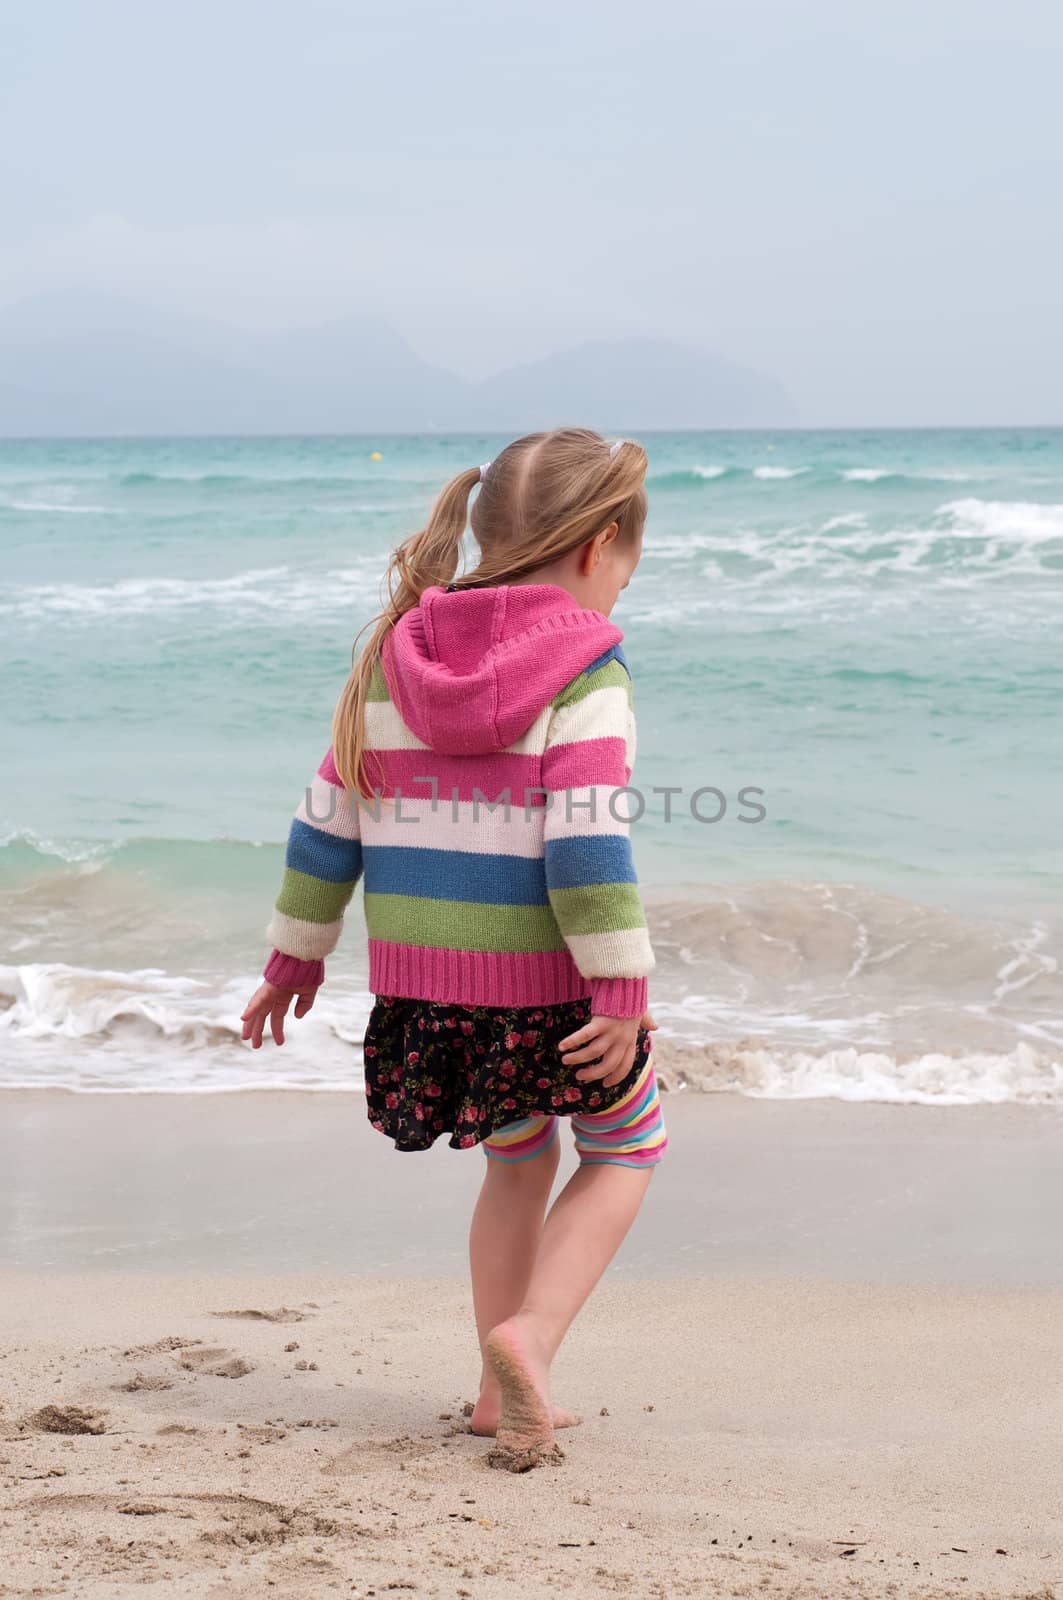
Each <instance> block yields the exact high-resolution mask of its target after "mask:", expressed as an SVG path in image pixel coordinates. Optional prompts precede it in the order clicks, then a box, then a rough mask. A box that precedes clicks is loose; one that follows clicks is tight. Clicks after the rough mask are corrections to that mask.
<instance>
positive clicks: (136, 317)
mask: <svg viewBox="0 0 1063 1600" xmlns="http://www.w3.org/2000/svg"><path fill="white" fill-rule="evenodd" d="M793 420H794V412H793V407H792V405H791V403H790V401H789V399H788V398H787V396H786V394H785V392H784V391H783V389H782V388H781V387H780V385H779V384H777V383H776V382H775V381H774V380H773V379H771V378H767V377H762V376H761V375H759V374H757V373H754V372H751V371H749V370H748V369H746V368H744V367H740V366H736V365H734V364H733V363H731V362H728V361H724V360H722V359H721V358H720V357H718V356H713V355H708V354H706V353H705V352H702V351H698V350H693V349H690V348H688V347H686V346H682V345H677V344H670V343H666V342H662V341H659V340H652V339H622V340H616V341H605V340H600V341H597V342H595V343H590V344H585V345H582V346H580V347H579V348H577V349H574V350H566V351H562V352H561V353H559V354H557V355H552V356H547V357H546V358H544V359H543V360H541V361H536V362H531V363H528V364H526V365H523V366H516V367H511V368H510V369H508V370H507V371H504V372H500V373H497V374H496V375H495V376H494V377H492V378H488V379H487V380H485V381H484V382H481V383H468V382H466V381H465V380H464V379H462V378H459V377H457V376H456V375H455V374H454V373H451V372H447V371H446V370H444V369H443V368H441V367H435V366H432V365H430V364H429V363H427V362H425V361H422V360H421V359H420V358H419V357H418V356H417V355H416V354H415V353H414V352H413V351H412V350H411V349H410V347H409V345H407V344H406V343H405V341H404V340H403V339H402V338H401V337H400V336H399V335H398V334H397V333H396V332H395V331H394V330H393V329H392V328H390V327H388V325H387V324H386V323H385V322H383V321H382V320H380V319H379V318H375V317H349V318H343V319H341V320H338V321H335V322H330V323H325V324H322V325H319V326H316V327H309V328H299V329H295V330H291V331H286V332H282V333H265V334H254V333H246V332H243V331H241V330H239V329H235V328H229V327H226V326H224V325H223V324H221V323H213V322H210V321H209V320H207V319H200V318H194V317H183V316H177V315H172V314H169V313H166V312H160V311H155V310H152V309H150V308H148V307H145V306H140V305H134V304H131V303H129V302H126V301H123V300H119V299H114V298H113V297H110V296H105V295H96V294H87V293H80V294H42V295H37V296H34V297H32V298H31V299H29V300H24V301H22V302H21V303H20V304H18V305H15V306H10V307H8V308H6V309H4V310H2V311H0V435H6V436H9V437H11V436H14V437H18V436H25V435H32V434H68V435H100V434H187V433H386V432H404V431H409V432H430V431H434V430H446V431H448V432H455V431H458V430H460V429H475V430H483V431H487V430H493V429H500V430H504V431H508V430H514V429H521V428H535V427H550V426H554V425H557V424H560V423H566V422H567V423H588V424H590V425H592V426H594V425H597V426H601V427H612V428H622V427H629V428H631V429H632V430H634V429H636V428H646V429H650V428H684V427H685V428H694V427H776V426H779V425H782V424H785V423H786V422H789V421H793Z"/></svg>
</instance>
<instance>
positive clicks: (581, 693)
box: [550, 661, 633, 710]
mask: <svg viewBox="0 0 1063 1600" xmlns="http://www.w3.org/2000/svg"><path fill="white" fill-rule="evenodd" d="M596 689H623V690H624V691H625V693H626V694H627V703H628V705H631V704H632V703H633V695H632V692H631V677H630V675H629V674H628V673H627V672H625V670H624V668H623V667H622V666H621V665H620V663H619V661H607V662H606V663H605V666H604V667H599V668H598V670H597V672H581V673H580V675H579V677H578V678H573V680H572V682H571V683H570V684H567V685H566V687H565V688H564V689H562V691H561V693H560V694H556V695H555V696H554V698H553V699H552V700H551V702H550V704H551V705H552V706H553V707H554V709H555V710H556V709H557V707H558V706H574V705H578V704H579V702H580V701H581V700H585V699H586V698H587V696H588V695H589V694H593V693H594V691H595V690H596Z"/></svg>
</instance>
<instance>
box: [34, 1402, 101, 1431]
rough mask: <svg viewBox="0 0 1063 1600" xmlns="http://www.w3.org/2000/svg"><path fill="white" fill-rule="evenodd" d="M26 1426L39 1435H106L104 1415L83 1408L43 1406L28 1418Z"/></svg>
mask: <svg viewBox="0 0 1063 1600" xmlns="http://www.w3.org/2000/svg"><path fill="white" fill-rule="evenodd" d="M24 1426H26V1427H30V1428H36V1430H37V1432H38V1433H106V1432H107V1426H106V1423H105V1422H104V1418H103V1413H102V1412H100V1411H93V1410H87V1409H86V1408H85V1407H83V1406H42V1407H41V1409H40V1410H39V1411H35V1412H34V1413H33V1415H32V1416H29V1417H27V1418H26V1421H25V1423H24Z"/></svg>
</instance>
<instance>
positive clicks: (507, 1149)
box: [484, 1117, 556, 1161]
mask: <svg viewBox="0 0 1063 1600" xmlns="http://www.w3.org/2000/svg"><path fill="white" fill-rule="evenodd" d="M555 1121H556V1118H554V1117H547V1118H546V1119H545V1120H544V1121H543V1122H542V1123H541V1124H540V1126H539V1127H538V1128H536V1130H535V1132H534V1133H529V1134H528V1135H527V1137H526V1138H524V1139H513V1140H509V1139H507V1140H505V1141H503V1142H499V1134H503V1133H505V1131H506V1130H505V1129H504V1128H499V1130H498V1133H492V1134H488V1136H487V1138H486V1139H485V1140H484V1144H486V1145H490V1147H491V1154H492V1155H494V1156H498V1157H499V1158H500V1159H501V1160H503V1161H519V1160H520V1158H521V1157H522V1156H528V1155H531V1154H532V1152H533V1151H535V1150H536V1149H538V1148H539V1147H540V1146H542V1145H545V1144H549V1142H550V1140H551V1139H552V1138H553V1135H554V1122H555Z"/></svg>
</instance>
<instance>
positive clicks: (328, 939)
mask: <svg viewBox="0 0 1063 1600" xmlns="http://www.w3.org/2000/svg"><path fill="white" fill-rule="evenodd" d="M342 931H343V923H342V921H340V922H303V921H302V920H301V919H300V918H299V917H289V916H286V915H285V913H284V912H283V911H275V912H274V913H273V916H272V919H271V920H270V925H269V927H268V928H267V929H266V938H267V939H268V940H269V941H270V943H271V944H272V946H273V948H274V949H275V950H279V951H280V952H281V954H282V955H286V956H294V957H295V958H296V960H297V961H323V960H324V959H325V957H326V956H327V955H331V954H332V952H333V950H335V948H336V945H337V944H338V943H339V937H340V934H341V933H342Z"/></svg>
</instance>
